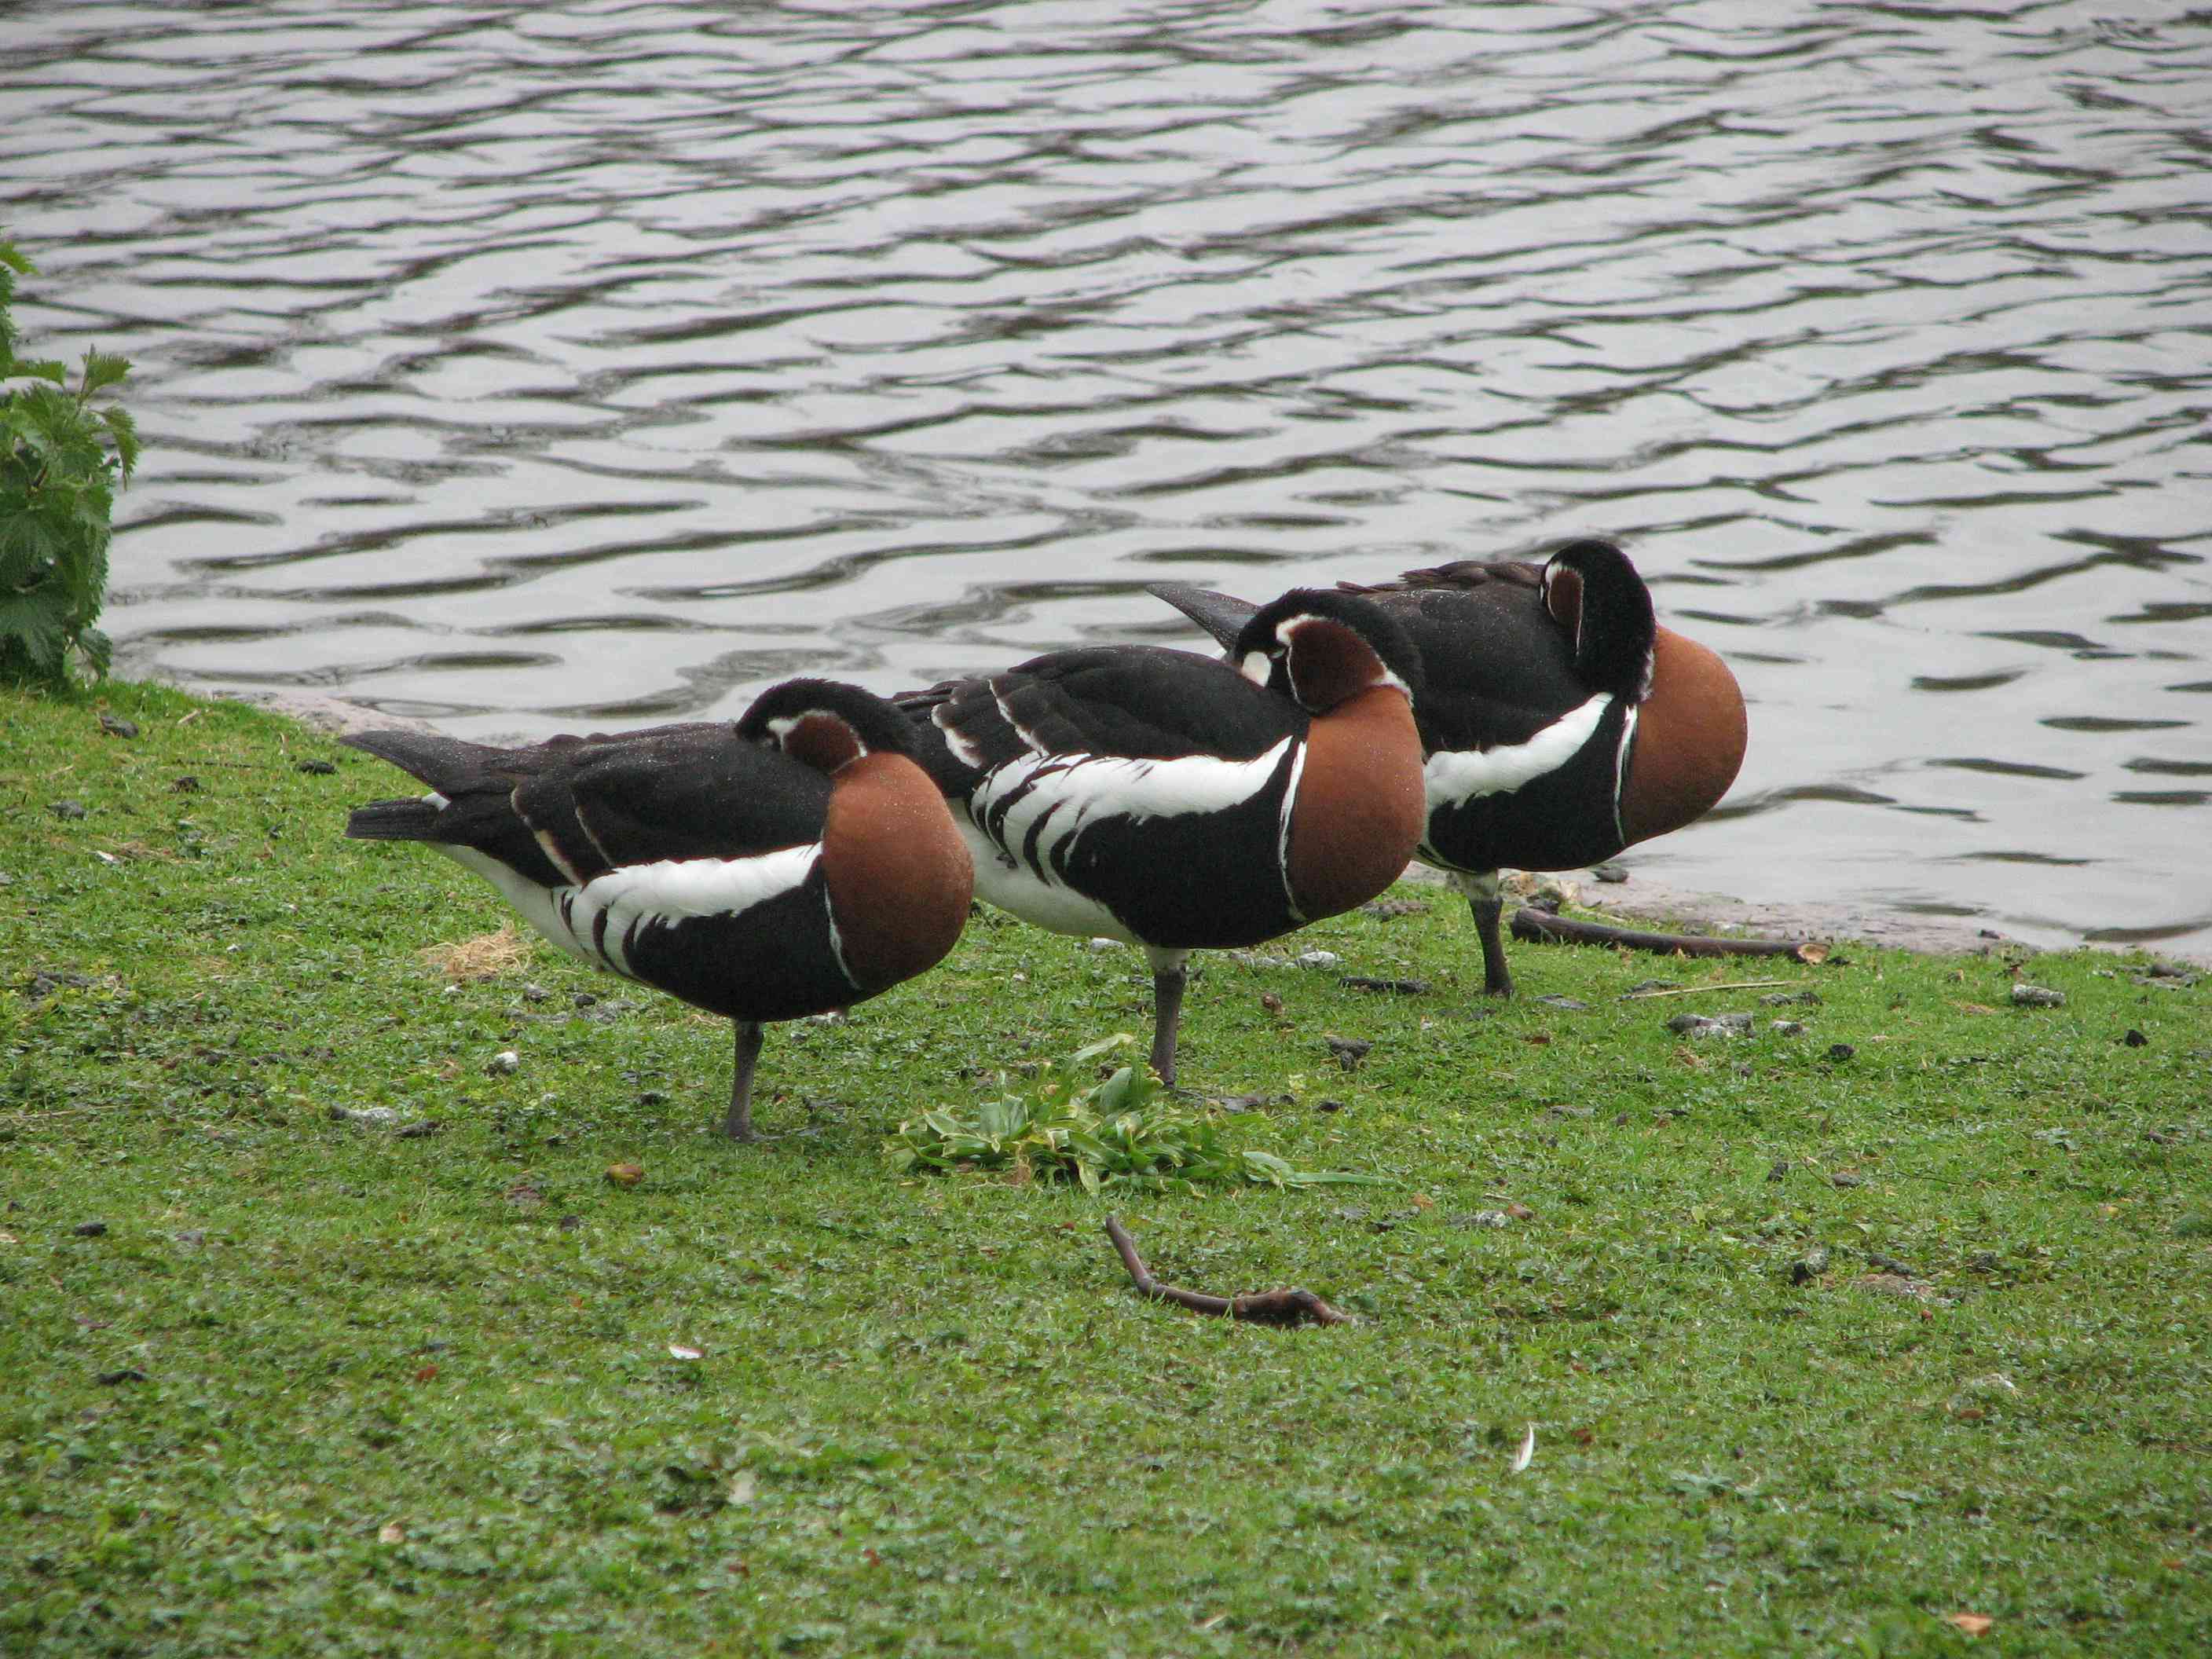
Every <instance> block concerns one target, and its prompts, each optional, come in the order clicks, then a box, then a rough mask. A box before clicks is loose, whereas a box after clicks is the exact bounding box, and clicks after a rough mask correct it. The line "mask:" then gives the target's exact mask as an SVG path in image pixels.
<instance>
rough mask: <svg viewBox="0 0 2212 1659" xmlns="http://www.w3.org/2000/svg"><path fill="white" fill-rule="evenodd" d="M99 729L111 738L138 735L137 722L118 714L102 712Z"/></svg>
mask: <svg viewBox="0 0 2212 1659" xmlns="http://www.w3.org/2000/svg"><path fill="white" fill-rule="evenodd" d="M100 730H101V731H103V732H106V733H107V734H108V736H110V737H112V738H135V737H137V735H138V723H137V721H136V720H125V719H124V718H123V716H122V715H120V714H102V715H101V716H100Z"/></svg>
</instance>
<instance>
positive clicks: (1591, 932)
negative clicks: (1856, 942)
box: [1513, 905, 1828, 962]
mask: <svg viewBox="0 0 2212 1659" xmlns="http://www.w3.org/2000/svg"><path fill="white" fill-rule="evenodd" d="M1513 937H1514V938H1516V939H1528V940H1533V941H1537V942H1541V943H1545V944H1551V945H1626V946H1627V947H1628V948H1629V949H1630V950H1632V951H1657V952H1659V953H1660V954H1661V955H1662V956H1672V955H1674V953H1675V952H1677V951H1680V953H1681V954H1682V955H1684V956H1686V957H1795V958H1796V960H1797V961H1799V962H1820V961H1824V960H1825V959H1826V957H1827V954H1828V947H1827V946H1826V945H1820V944H1814V943H1808V942H1801V941H1799V940H1796V939H1708V938H1706V937H1705V935H1703V934H1699V933H1636V932H1634V931H1632V929H1629V928H1626V927H1607V926H1606V925H1605V923H1603V922H1601V921H1570V920H1569V919H1568V918H1566V917H1565V916H1555V915H1552V914H1551V912H1549V911H1547V910H1536V909H1531V908H1529V907H1528V906H1527V905H1523V906H1522V907H1521V908H1519V909H1518V910H1516V911H1515V912H1514V913H1513Z"/></svg>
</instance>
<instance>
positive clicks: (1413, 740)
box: [1288, 685, 1428, 921]
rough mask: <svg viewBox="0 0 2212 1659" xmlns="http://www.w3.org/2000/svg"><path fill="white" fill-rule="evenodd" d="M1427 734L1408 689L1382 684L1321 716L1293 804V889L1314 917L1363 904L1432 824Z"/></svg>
mask: <svg viewBox="0 0 2212 1659" xmlns="http://www.w3.org/2000/svg"><path fill="white" fill-rule="evenodd" d="M1427 823H1428V808H1427V804H1426V801H1425V796H1424V793H1423V788H1422V781H1421V736H1420V732H1419V731H1418V730H1417V729H1416V728H1415V726H1414V725H1413V709H1412V708H1411V707H1410V706H1409V705H1408V704H1407V701H1406V694H1405V693H1404V692H1403V691H1401V690H1398V688H1397V687H1395V686H1389V685H1376V686H1370V687H1369V688H1368V689H1367V690H1364V691H1358V692H1355V693H1353V694H1352V696H1350V697H1348V698H1346V700H1345V701H1344V702H1340V703H1339V704H1338V705H1337V706H1336V707H1335V708H1332V709H1331V710H1329V712H1328V714H1322V715H1318V716H1316V718H1315V720H1314V722H1313V724H1312V726H1311V727H1310V729H1309V731H1308V733H1307V737H1306V759H1305V769H1304V773H1303V775H1301V776H1300V777H1299V779H1298V793H1297V803H1296V805H1294V806H1293V807H1292V808H1291V844H1290V858H1289V864H1290V868H1289V871H1288V874H1289V878H1290V885H1291V896H1292V897H1293V898H1294V900H1295V901H1296V902H1297V908H1298V909H1299V911H1300V912H1301V913H1302V914H1303V915H1304V916H1305V918H1306V920H1307V921H1317V920H1318V919H1320V918H1321V917H1322V916H1333V915H1338V914H1340V912H1342V911H1346V910H1349V909H1351V908H1352V907H1353V906H1354V905H1358V904H1364V903H1365V902H1367V901H1368V900H1369V899H1370V898H1373V897H1374V896H1375V895H1376V894H1377V893H1379V892H1381V891H1382V890H1383V889H1384V888H1386V887H1388V886H1389V884H1391V883H1392V882H1394V881H1395V880H1396V879H1397V878H1398V877H1399V875H1400V874H1401V872H1403V871H1404V870H1405V868H1406V866H1407V862H1408V861H1409V860H1411V859H1412V858H1413V848H1415V847H1416V846H1418V845H1419V842H1420V839H1421V834H1422V831H1423V830H1424V829H1425V828H1426V827H1427Z"/></svg>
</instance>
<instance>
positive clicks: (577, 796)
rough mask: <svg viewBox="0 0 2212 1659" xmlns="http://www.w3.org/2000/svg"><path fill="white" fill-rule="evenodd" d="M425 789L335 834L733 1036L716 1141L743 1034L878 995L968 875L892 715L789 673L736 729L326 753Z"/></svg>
mask: <svg viewBox="0 0 2212 1659" xmlns="http://www.w3.org/2000/svg"><path fill="white" fill-rule="evenodd" d="M343 741H345V742H346V743H348V744H351V745H352V746H353V747H355V748H356V749H363V750H368V752H369V753H370V754H372V755H374V756H376V757H379V758H380V759H382V760H386V761H389V762H391V763H392V765H394V766H396V767H398V768H399V769H400V770H402V771H403V772H406V773H409V774H410V775H413V776H415V777H416V778H419V779H421V780H422V781H423V782H424V783H427V784H428V785H429V786H430V787H431V789H432V790H433V791H434V792H435V793H431V794H428V795H425V796H420V797H417V798H415V799H408V800H386V801H377V802H374V803H373V804H372V805H367V806H363V807H361V808H359V809H357V810H356V811H355V812H354V814H353V816H352V817H351V818H350V819H349V821H348V823H347V824H346V834H347V835H349V836H354V837H356V838H357V839H360V840H363V841H420V842H428V843H429V844H430V845H431V846H433V847H435V848H437V850H438V851H440V852H441V853H443V854H446V855H447V857H449V858H451V859H453V860H454V861H455V862H456V863H458V864H459V865H461V866H463V867H464V868H465V869H469V870H472V871H474V872H476V873H477V874H478V875H480V876H482V877H483V878H485V879H486V880H488V881H489V882H490V883H491V884H493V885H494V886H495V887H496V888H498V889H499V890H500V891H501V894H503V895H504V896H506V898H507V902H508V903H510V904H512V905H513V907H514V908H516V909H517V910H518V911H520V912H521V914H522V915H523V917H524V919H525V920H526V921H528V922H529V923H530V925H531V926H532V927H535V928H536V929H537V930H538V932H539V933H543V934H544V936H545V937H546V938H547V939H550V940H552V941H553V943H554V944H556V945H559V946H560V947H561V948H562V950H564V951H568V952H569V953H570V954H572V955H574V956H576V957H580V958H581V959H582V960H583V961H585V962H586V963H590V964H591V965H592V967H594V968H602V969H607V970H608V971H610V972H611V973H616V974H620V975H623V976H624V977H625V978H628V979H633V980H636V981H639V982H640V983H641V984H645V985H650V986H653V987H655V988H656V989H658V990H662V991H665V992H667V993H668V994H670V995H671V996H673V997H676V998H678V999H679V1000H683V1001H684V1002H688V1003H690V1004H691V1005H692V1006H694V1007H697V1008H704V1009H707V1010H708V1011H709V1012H713V1013H717V1014H720V1015H722V1016H723V1017H725V1018H728V1019H731V1020H733V1021H735V1022H736V1026H737V1066H736V1073H735V1075H734V1077H733V1078H732V1083H731V1087H730V1107H729V1112H728V1114H727V1115H726V1118H725V1119H724V1121H723V1125H722V1132H723V1133H725V1134H726V1135H728V1136H729V1137H730V1138H731V1139H733V1140H751V1139H757V1136H756V1135H755V1134H754V1132H753V1127H752V1113H751V1101H752V1075H753V1066H754V1063H755V1062H756V1061H757V1060H758V1058H759V1056H760V1049H761V1025H762V1024H763V1022H764V1021H769V1020H778V1019H795V1018H799V1016H801V1015H804V1014H818V1013H823V1012H828V1011H829V1010H831V1009H836V1008H843V1007H845V1006H848V1005H849V1004H852V1003H855V1002H859V1001H860V1000H863V999H864V998H867V997H872V996H874V995H875V994H877V993H878V992H880V991H885V990H889V989H890V987H892V986H894V985H896V984H897V983H898V982H899V981H902V980H905V979H910V978H912V977H913V976H914V975H916V974H919V973H921V971H922V970H923V969H926V968H928V967H930V966H932V965H933V963H936V962H938V961H939V959H940V958H941V957H944V955H945V952H947V951H950V950H951V948H952V945H953V943H954V941H955V940H957V939H958V938H959V937H960V930H961V928H962V927H963V926H964V925H965V923H966V921H967V917H968V902H969V895H970V892H971V889H972V879H973V878H972V872H971V871H970V868H969V861H968V852H967V848H966V847H965V845H964V844H963V842H962V841H961V838H960V835H959V832H958V831H957V829H955V828H954V827H953V822H952V817H951V813H950V812H949V811H947V810H946V808H945V800H944V798H943V797H942V796H941V795H940V794H939V792H938V790H937V788H936V787H935V785H934V784H933V782H932V781H931V780H930V778H929V777H928V775H927V774H925V773H924V772H923V771H922V770H921V768H920V767H918V766H917V765H916V764H915V761H914V759H913V739H912V734H911V727H910V726H909V725H908V721H907V720H905V719H904V718H903V717H902V716H901V715H900V714H898V713H897V712H896V710H894V709H893V708H891V707H890V705H889V704H887V703H885V702H884V701H883V700H882V699H881V698H878V697H877V696H873V695H872V694H871V693H869V692H866V691H864V690H860V688H859V687H858V686H853V685H843V684H837V683H836V682H833V681H828V680H787V681H786V682H785V683H784V684H781V685H778V686H774V687H771V688H770V689H769V690H767V691H765V692H763V694H762V695H761V696H760V697H759V699H758V700H757V702H754V704H753V706H752V707H751V708H750V709H748V710H747V711H746V713H745V714H744V718H743V719H742V720H738V722H737V723H736V724H735V725H734V726H732V725H730V724H728V723H727V722H714V723H700V724H687V725H681V726H649V727H647V728H645V729H643V730H640V731H635V732H615V733H599V734H594V735H592V736H591V737H586V738H578V737H557V738H550V739H549V740H548V741H546V742H544V743H542V744H534V745H532V747H529V748H526V749H495V748H490V747H488V746H486V745H484V744H475V743H464V742H462V741H460V740H459V739H458V738H447V737H439V736H435V735H429V734H425V733H422V732H362V733H360V734H359V735H357V736H354V737H349V738H345V739H343Z"/></svg>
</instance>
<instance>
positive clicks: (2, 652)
mask: <svg viewBox="0 0 2212 1659" xmlns="http://www.w3.org/2000/svg"><path fill="white" fill-rule="evenodd" d="M32 274H33V265H32V264H31V262H30V261H29V260H28V259H26V258H24V257H23V256H22V254H21V252H19V251H17V249H16V247H15V244H14V243H12V242H9V241H7V240H4V239H0V678H4V679H7V680H11V681H15V682H18V683H26V682H27V683H34V684H45V685H49V686H61V685H65V684H68V683H69V678H70V665H71V664H72V662H73V661H74V660H75V659H76V657H77V656H78V655H79V654H80V653H82V656H83V657H84V659H86V660H87V661H88V662H89V663H90V664H91V665H92V667H93V670H94V672H96V673H100V674H105V673H106V671H107V660H108V654H109V647H108V641H107V636H106V635H105V634H103V633H101V632H100V630H99V629H97V628H95V627H94V626H93V623H94V622H95V621H96V620H97V619H98V617H99V616H100V603H101V601H102V600H103V599H105V598H106V592H107V544H108V539H109V536H110V534H111V531H110V526H109V520H110V518H111V516H112V513H113V510H114V506H115V491H116V489H118V487H120V486H121V485H122V484H124V483H128V482H129V481H130V477H131V471H132V470H133V469H134V468H135V467H136V466H137V464H138V433H137V428H136V427H135V426H133V425H132V423H131V416H130V412H129V411H128V410H125V409H122V408H120V407H118V405H116V404H112V403H111V404H102V405H100V406H98V407H95V406H94V404H93V399H94V398H95V397H98V396H99V395H100V393H101V392H106V391H107V390H109V389H110V388H111V387H113V386H118V385H119V384H121V382H122V380H123V378H124V376H125V375H126V374H129V373H130V372H131V364H130V362H129V361H128V360H127V359H125V358H123V357H118V356H114V355H112V353H108V352H102V351H88V352H86V353H85V355H84V368H83V372H82V374H80V376H79V377H78V381H77V386H76V390H75V391H74V392H72V391H71V390H70V385H69V371H68V369H67V368H66V367H65V366H64V364H62V363H61V362H58V361H56V360H54V359H52V358H36V357H28V358H27V357H18V356H16V355H15V344H16V340H17V334H16V330H15V319H14V317H13V316H12V315H11V314H10V313H9V305H10V303H11V302H12V301H13V300H14V299H15V278H16V277H17V276H29V275H32Z"/></svg>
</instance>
